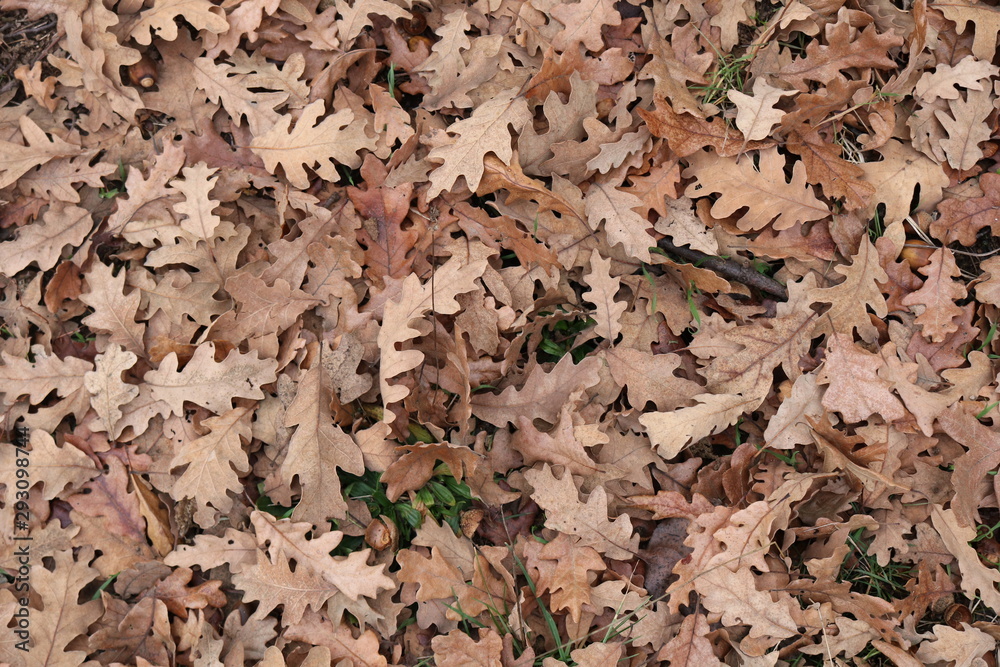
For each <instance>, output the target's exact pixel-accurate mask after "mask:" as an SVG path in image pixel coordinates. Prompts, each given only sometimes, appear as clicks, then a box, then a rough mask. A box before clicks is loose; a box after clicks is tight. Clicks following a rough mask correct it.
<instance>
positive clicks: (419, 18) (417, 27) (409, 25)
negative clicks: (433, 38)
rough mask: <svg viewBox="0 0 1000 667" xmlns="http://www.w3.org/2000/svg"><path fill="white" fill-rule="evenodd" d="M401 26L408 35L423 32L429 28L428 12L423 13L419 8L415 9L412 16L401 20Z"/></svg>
mask: <svg viewBox="0 0 1000 667" xmlns="http://www.w3.org/2000/svg"><path fill="white" fill-rule="evenodd" d="M400 27H402V28H403V30H405V31H406V34H408V35H420V34H423V32H424V30H427V14H425V13H423V12H422V11H420V10H419V9H414V10H413V12H412V13H411V14H410V18H408V19H403V20H402V21H401V22H400Z"/></svg>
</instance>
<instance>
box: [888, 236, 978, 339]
mask: <svg viewBox="0 0 1000 667" xmlns="http://www.w3.org/2000/svg"><path fill="white" fill-rule="evenodd" d="M918 271H920V273H922V274H924V275H925V276H927V279H926V280H925V281H924V284H923V286H922V287H921V288H920V289H918V290H917V291H916V292H913V293H912V294H907V295H906V296H905V297H903V305H904V306H923V308H922V309H918V310H917V311H915V312H917V313H918V314H917V319H916V320H915V323H916V324H919V325H921V326H922V327H923V330H922V333H923V335H924V338H926V339H928V340H929V341H931V342H932V343H940V342H941V341H943V340H944V339H945V338H947V336H948V334H950V333H953V332H955V331H957V330H958V325H956V324H955V322H954V319H955V317H957V316H958V315H961V314H962V309H961V308H959V307H958V306H957V305H956V304H955V301H959V300H961V299H964V298H965V296H966V289H965V286H964V285H963V284H961V283H959V282H956V281H955V280H953V279H954V278H957V277H958V276H960V275H962V272H961V270H960V269H959V268H958V264H956V263H955V253H954V252H952V251H951V249H950V248H938V249H937V250H935V251H934V252H933V253H931V256H930V263H929V264H928V265H927V266H922V267H920V268H919V269H918Z"/></svg>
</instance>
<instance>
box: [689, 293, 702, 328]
mask: <svg viewBox="0 0 1000 667" xmlns="http://www.w3.org/2000/svg"><path fill="white" fill-rule="evenodd" d="M695 294H700V292H699V291H698V288H697V287H695V286H694V282H693V281H692V282H691V286H690V287H688V289H687V292H686V297H687V302H688V310H689V311H691V320H692V321H693V322H694V323H695V326H694V327H692V333H694V334H697V333H698V332H699V331H701V313H700V312H699V311H698V304H696V303H695V302H694V296H695Z"/></svg>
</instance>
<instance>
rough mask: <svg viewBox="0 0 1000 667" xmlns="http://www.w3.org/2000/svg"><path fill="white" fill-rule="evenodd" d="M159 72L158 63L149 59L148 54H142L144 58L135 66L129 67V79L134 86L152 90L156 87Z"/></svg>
mask: <svg viewBox="0 0 1000 667" xmlns="http://www.w3.org/2000/svg"><path fill="white" fill-rule="evenodd" d="M158 74H159V72H158V71H157V67H156V61H155V60H153V59H152V58H150V57H149V54H148V53H144V54H142V58H140V59H139V62H137V63H135V64H134V65H129V68H128V79H129V81H130V82H131V83H132V85H133V86H140V87H142V88H152V87H153V86H155V85H156V78H157V75H158Z"/></svg>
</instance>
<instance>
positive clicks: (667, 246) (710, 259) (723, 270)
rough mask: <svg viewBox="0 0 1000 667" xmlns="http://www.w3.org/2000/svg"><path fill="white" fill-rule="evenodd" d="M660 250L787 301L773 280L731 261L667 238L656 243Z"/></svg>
mask: <svg viewBox="0 0 1000 667" xmlns="http://www.w3.org/2000/svg"><path fill="white" fill-rule="evenodd" d="M657 246H659V247H660V248H661V249H663V250H665V251H666V252H668V253H670V254H671V255H676V256H677V257H680V258H681V259H686V260H687V261H689V262H691V263H692V264H696V265H697V266H699V267H701V268H705V269H709V270H711V271H715V272H716V273H718V274H719V275H720V276H723V277H725V278H728V279H729V280H735V281H736V282H739V283H743V284H744V285H747V286H749V287H756V288H757V289H759V290H760V291H761V292H765V293H766V294H770V295H772V296H776V297H778V298H779V299H781V300H782V301H787V300H788V290H787V289H785V286H784V285H782V284H781V283H779V282H778V281H777V280H775V279H774V278H769V277H768V276H765V275H764V274H762V273H758V272H757V271H754V270H753V269H752V268H750V267H749V266H743V265H742V264H740V263H739V262H735V261H733V260H731V259H723V258H722V257H716V256H715V255H708V254H705V253H703V252H702V251H700V250H694V249H692V248H685V247H681V246H676V245H674V244H673V242H672V241H671V240H670V239H669V238H663V239H660V241H659V242H658V243H657Z"/></svg>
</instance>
